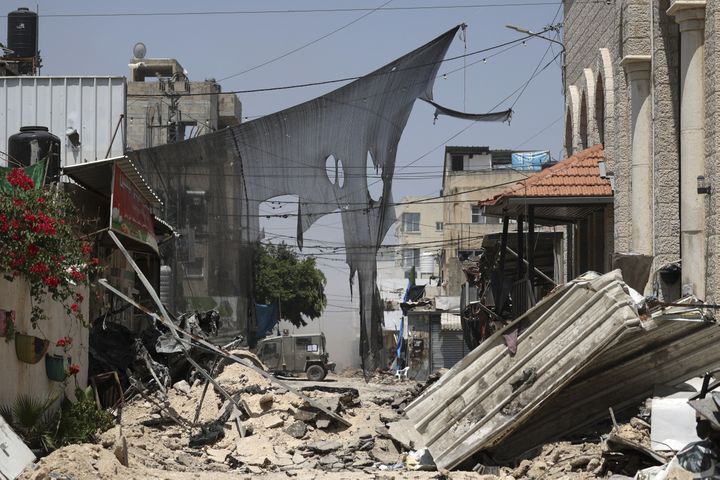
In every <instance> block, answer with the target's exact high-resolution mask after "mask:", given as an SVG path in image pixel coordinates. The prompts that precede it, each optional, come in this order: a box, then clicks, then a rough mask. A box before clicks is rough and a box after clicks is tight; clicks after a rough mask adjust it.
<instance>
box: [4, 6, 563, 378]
mask: <svg viewBox="0 0 720 480" xmlns="http://www.w3.org/2000/svg"><path fill="white" fill-rule="evenodd" d="M561 5H562V3H561V2H560V1H559V0H557V1H553V0H390V1H388V0H374V1H371V0H361V1H351V0H340V1H337V0H336V1H331V0H303V1H298V0H294V1H288V0H243V1H238V0H236V1H214V0H213V1H205V2H197V1H193V2H191V1H184V0H174V1H173V2H160V1H155V2H148V1H147V0H146V1H137V0H125V1H123V2H109V1H105V2H98V1H97V0H93V1H81V0H75V1H73V2H58V1H56V0H39V1H38V0H36V1H35V2H33V3H32V4H30V3H27V2H22V1H15V0H10V1H5V2H3V6H4V7H5V11H4V12H0V13H3V14H7V13H8V12H10V11H12V10H14V9H15V8H17V7H28V8H30V9H32V10H38V11H39V14H40V27H39V28H40V34H39V37H40V50H41V55H42V58H43V68H42V71H41V75H57V76H63V75H100V76H127V75H128V73H129V69H128V63H129V62H130V60H131V58H132V49H133V45H134V44H135V43H136V42H143V43H144V44H145V45H146V47H147V55H146V56H147V57H148V58H167V57H170V58H176V59H178V60H179V61H180V63H181V64H182V65H183V67H184V68H185V69H186V70H187V71H188V76H189V78H190V79H191V80H203V79H206V78H215V79H216V80H218V81H219V82H220V84H221V85H222V89H223V91H235V90H251V89H257V88H266V87H275V86H285V85H294V84H301V83H308V82H318V81H325V80H332V79H338V78H345V77H354V76H360V75H363V74H365V73H368V72H370V71H372V70H374V69H376V68H378V67H380V66H382V65H384V64H386V63H388V62H390V61H391V60H393V59H395V58H397V57H400V56H402V55H404V54H405V53H407V52H409V51H411V50H413V49H415V48H417V47H419V46H421V45H423V44H425V43H426V42H428V41H430V40H431V39H433V38H435V37H436V36H438V35H440V34H442V33H443V32H445V31H447V30H449V29H450V28H453V27H454V26H456V25H458V24H462V23H465V24H467V30H466V39H465V41H463V39H462V38H456V39H455V41H454V42H453V44H452V46H451V47H450V50H449V52H448V57H454V56H458V55H462V54H464V53H472V52H474V51H477V50H481V49H485V48H488V47H492V46H495V45H499V44H502V43H505V42H509V41H511V40H515V39H517V38H520V37H522V36H523V34H521V33H518V32H516V31H513V30H511V29H508V28H506V25H508V24H510V25H516V26H520V27H523V28H527V29H529V30H531V31H540V30H542V29H543V28H544V27H545V26H546V25H549V24H551V23H558V22H561V21H562V10H561ZM448 6H453V7H456V6H466V7H465V8H416V7H448ZM378 7H382V8H381V9H377V8H378ZM383 8H385V9H386V10H383ZM375 9H377V10H375ZM288 10H295V11H293V12H288ZM297 10H315V11H313V12H298V11H297ZM322 10H334V11H322ZM338 10H345V11H338ZM347 10H351V11H347ZM268 11H280V12H281V13H269V12H268ZM210 12H222V13H220V14H208V13H210ZM156 13H175V14H177V13H192V14H181V15H151V14H156ZM200 13H203V14H200ZM94 14H98V15H99V16H93V15H94ZM0 24H1V25H3V26H2V27H0V32H1V33H0V41H3V43H4V40H5V37H6V32H7V27H6V25H7V23H6V21H5V19H3V20H2V23H0ZM322 37H325V38H322ZM306 44H310V45H308V46H306V47H305V45H306ZM302 47H304V48H302ZM294 50H296V51H294ZM557 53H558V45H556V44H551V43H550V42H547V41H545V40H542V39H536V38H534V39H530V40H528V41H527V42H526V43H525V44H524V45H523V44H515V45H513V46H511V48H508V47H505V48H500V49H496V50H492V51H488V52H486V53H479V54H476V55H472V56H468V57H466V58H465V59H464V60H463V59H458V60H454V61H450V62H445V63H443V65H441V67H440V70H439V72H440V76H439V78H438V79H437V80H436V82H435V88H434V95H435V99H436V101H438V102H439V103H441V104H443V105H445V106H447V107H450V108H453V109H455V110H462V111H468V112H473V113H483V112H488V111H490V110H492V109H495V110H503V109H507V108H509V107H511V106H512V108H513V118H512V121H511V122H510V124H509V125H508V124H507V123H475V124H473V123H471V122H468V121H465V120H457V119H452V118H449V117H440V118H439V119H438V120H437V121H436V122H433V112H434V107H431V106H429V105H426V104H424V103H423V102H417V103H416V104H415V107H414V109H413V112H412V114H411V117H410V120H409V122H408V124H407V127H406V128H405V131H404V133H403V136H402V139H401V141H400V145H399V147H398V153H397V159H396V170H395V180H394V183H393V196H394V199H395V200H396V201H398V200H399V199H400V198H401V197H403V196H405V195H437V194H438V193H439V190H440V188H441V182H442V159H443V151H444V147H445V145H485V146H489V147H491V148H507V149H526V150H550V152H551V154H552V156H553V157H554V158H556V159H559V158H561V154H562V143H563V122H562V115H563V108H564V96H563V92H562V80H561V68H560V60H559V59H557V60H556V61H554V62H552V61H551V60H552V58H553V57H554V56H555V55H556V54H557ZM278 57H282V58H279V59H277V58H278ZM275 59H277V60H275ZM273 60H275V61H273ZM266 62H270V63H267V64H266V65H263V66H259V65H261V64H264V63H266ZM546 65H547V67H546V68H545V69H544V70H542V71H541V72H540V73H538V74H537V75H536V76H535V78H534V79H533V80H532V81H531V82H530V83H528V84H527V87H526V88H524V89H523V88H522V87H523V85H525V84H526V82H528V80H529V79H530V77H531V75H532V74H533V72H535V71H536V69H538V70H539V69H540V68H542V67H545V66H546ZM254 67H257V68H254ZM538 67H540V68H538ZM251 69H252V70H251ZM246 70H250V71H247V72H245V71H246ZM241 72H245V73H242V74H240V75H237V74H238V73H241ZM443 74H447V75H443ZM341 85H342V83H337V84H332V85H324V86H316V87H308V88H297V89H287V90H280V91H274V92H269V93H252V94H251V93H246V94H239V98H240V100H241V102H242V108H243V116H244V117H247V119H252V118H255V117H257V116H262V115H265V114H268V113H272V112H275V111H278V110H282V109H284V108H287V107H290V106H292V105H295V104H298V103H301V102H303V101H305V100H308V99H311V98H314V97H317V96H320V95H323V94H325V93H327V92H329V91H331V90H333V89H335V88H338V87H340V86H341ZM518 89H519V90H518ZM515 91H516V93H515V94H514V95H511V94H512V92H515ZM508 96H509V98H506V97H508ZM181 108H182V107H181ZM378 187H379V185H378ZM371 193H374V192H373V190H372V189H371ZM292 211H293V207H291V206H288V205H287V204H270V203H267V204H266V205H265V206H264V207H263V212H262V213H270V214H277V213H290V212H292ZM263 226H264V228H265V231H266V233H267V236H268V240H269V241H281V240H285V241H286V242H287V243H289V244H291V245H294V244H295V242H293V241H292V240H291V239H290V238H288V237H289V236H291V235H293V233H294V231H295V219H292V218H289V219H287V220H284V219H272V220H268V221H265V222H264V223H263ZM305 239H306V245H309V246H312V245H325V246H328V245H335V244H341V242H342V240H343V238H342V228H341V224H340V216H339V214H333V215H328V216H326V217H323V218H322V219H320V220H319V221H318V222H317V223H316V224H315V225H314V226H313V227H311V228H310V230H309V231H308V232H306V234H305ZM386 243H394V242H393V239H392V238H387V239H386ZM305 252H306V253H313V252H315V253H317V252H318V251H317V250H313V249H312V248H311V247H310V248H306V249H305ZM324 252H325V253H323V254H321V255H319V258H318V262H319V264H320V266H321V268H322V269H323V271H324V272H325V274H326V277H327V278H328V288H327V290H326V293H327V295H328V304H329V305H328V307H327V310H326V313H325V314H324V316H323V318H321V319H320V320H319V321H316V322H313V324H312V325H311V326H310V327H309V328H310V329H311V330H313V331H317V330H318V329H321V330H325V331H326V335H327V336H328V343H329V344H330V345H334V344H338V342H340V341H341V339H344V338H345V337H348V336H352V334H351V335H348V332H350V331H354V329H355V326H356V324H357V321H358V315H357V313H356V309H354V308H353V304H356V300H357V298H356V297H355V302H353V301H351V300H350V288H349V282H348V270H347V266H346V265H345V264H344V263H343V258H342V255H338V254H332V253H329V252H327V251H324ZM334 340H337V341H336V342H334ZM331 353H332V348H331ZM337 360H338V363H339V364H340V366H341V367H342V366H347V365H349V364H356V355H354V352H352V351H351V349H349V348H346V347H340V348H338V354H337Z"/></svg>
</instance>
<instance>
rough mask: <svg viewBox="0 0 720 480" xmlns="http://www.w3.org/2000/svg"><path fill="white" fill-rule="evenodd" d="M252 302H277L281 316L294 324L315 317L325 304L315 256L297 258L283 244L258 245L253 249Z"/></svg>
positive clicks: (323, 280) (323, 277)
mask: <svg viewBox="0 0 720 480" xmlns="http://www.w3.org/2000/svg"><path fill="white" fill-rule="evenodd" d="M254 280H255V301H256V302H257V303H264V304H270V303H272V302H275V301H279V302H280V312H281V317H282V318H283V319H285V320H288V321H289V322H291V323H292V324H293V325H295V326H296V327H299V326H305V325H307V322H306V321H305V318H303V317H307V318H310V319H311V320H314V319H316V318H318V317H319V316H320V314H322V312H323V310H324V309H325V306H326V305H327V297H326V296H325V284H326V283H327V281H326V280H325V275H324V274H323V273H322V272H321V271H320V270H319V269H318V268H317V266H316V264H315V259H314V258H305V259H300V258H299V257H298V255H297V254H296V253H295V252H294V251H293V250H291V249H290V248H289V247H288V246H287V245H285V244H284V243H282V244H279V245H260V246H258V248H257V250H256V251H255V271H254Z"/></svg>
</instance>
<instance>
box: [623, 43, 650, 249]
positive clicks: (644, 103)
mask: <svg viewBox="0 0 720 480" xmlns="http://www.w3.org/2000/svg"><path fill="white" fill-rule="evenodd" d="M620 65H622V66H623V68H625V73H626V74H627V78H628V86H629V88H630V102H631V105H632V122H631V129H632V131H631V135H630V137H631V139H632V177H631V178H632V195H631V197H630V198H631V207H632V249H633V251H634V252H636V253H642V254H644V255H652V254H653V242H652V239H653V210H652V202H653V191H652V179H653V168H652V166H653V162H652V108H651V105H650V104H651V100H650V65H651V58H650V55H627V56H625V57H624V58H623V59H622V61H621V62H620Z"/></svg>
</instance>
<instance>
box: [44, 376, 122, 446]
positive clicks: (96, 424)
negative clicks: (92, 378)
mask: <svg viewBox="0 0 720 480" xmlns="http://www.w3.org/2000/svg"><path fill="white" fill-rule="evenodd" d="M60 412H61V414H60V423H59V426H58V434H57V443H58V445H68V444H71V443H83V442H87V441H88V440H93V439H94V437H95V434H96V433H97V432H98V430H99V431H101V432H104V431H105V430H108V429H109V428H111V427H112V426H113V424H114V419H113V416H112V415H111V414H109V413H108V412H106V411H105V410H101V409H99V408H98V407H97V404H96V403H95V394H94V392H93V389H92V387H87V388H86V389H85V390H82V389H80V388H78V389H76V390H75V401H74V402H71V401H70V400H68V399H67V398H66V399H65V400H64V401H63V404H62V408H61V409H60Z"/></svg>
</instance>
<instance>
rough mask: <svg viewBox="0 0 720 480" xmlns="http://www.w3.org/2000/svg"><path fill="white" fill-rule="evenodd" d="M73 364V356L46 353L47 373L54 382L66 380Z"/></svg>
mask: <svg viewBox="0 0 720 480" xmlns="http://www.w3.org/2000/svg"><path fill="white" fill-rule="evenodd" d="M71 365H72V358H70V357H64V356H62V355H54V354H52V355H51V354H49V353H48V354H46V355H45V373H46V374H47V377H48V378H49V379H50V380H52V381H53V382H64V381H65V379H66V378H67V375H68V372H69V370H70V367H71Z"/></svg>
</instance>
